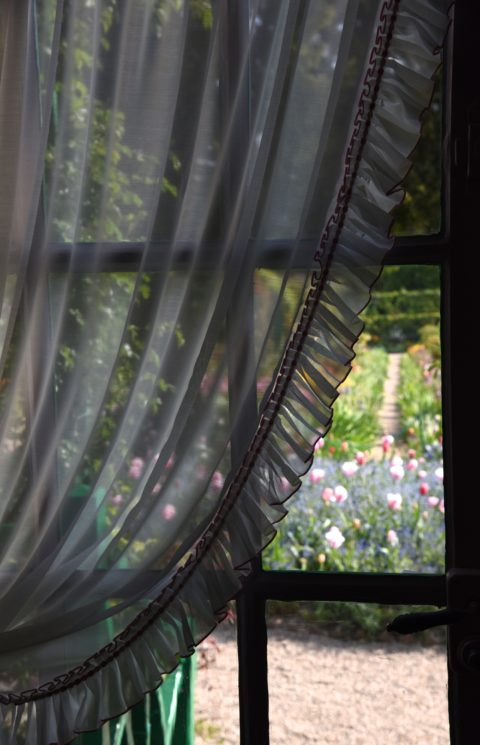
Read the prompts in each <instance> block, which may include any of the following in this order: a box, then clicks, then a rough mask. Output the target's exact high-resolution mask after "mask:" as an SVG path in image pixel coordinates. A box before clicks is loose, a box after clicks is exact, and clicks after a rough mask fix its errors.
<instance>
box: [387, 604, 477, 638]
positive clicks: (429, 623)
mask: <svg viewBox="0 0 480 745" xmlns="http://www.w3.org/2000/svg"><path fill="white" fill-rule="evenodd" d="M472 614H476V615H479V614H480V608H479V607H478V605H477V604H476V603H475V604H472V605H471V606H470V607H469V608H468V609H464V610H460V609H457V608H441V609H440V610H437V611H426V612H424V613H423V612H420V613H402V615H400V616H397V617H396V618H394V619H393V621H391V622H390V623H389V624H388V626H387V631H395V632H396V633H397V634H415V633H417V632H418V631H425V630H426V629H433V628H434V627H435V626H448V625H450V624H454V623H459V621H463V620H464V619H465V618H467V617H469V616H470V617H471V616H472Z"/></svg>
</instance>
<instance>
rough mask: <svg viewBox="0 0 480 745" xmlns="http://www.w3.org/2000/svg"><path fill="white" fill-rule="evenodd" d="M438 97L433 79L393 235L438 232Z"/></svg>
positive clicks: (439, 140)
mask: <svg viewBox="0 0 480 745" xmlns="http://www.w3.org/2000/svg"><path fill="white" fill-rule="evenodd" d="M441 169H442V95H441V75H438V76H437V81H436V89H435V94H434V98H433V101H432V106H431V108H430V110H429V111H427V112H426V114H425V116H424V118H423V121H422V136H421V139H420V141H419V144H418V146H417V148H416V151H415V163H414V166H413V168H412V170H411V171H410V173H409V174H408V176H407V179H406V182H405V188H406V193H405V199H404V201H403V203H402V204H401V205H400V206H399V207H397V209H396V210H395V213H394V217H395V223H394V233H395V235H431V234H434V233H438V232H439V231H440V228H441V202H440V198H441V182H442V170H441Z"/></svg>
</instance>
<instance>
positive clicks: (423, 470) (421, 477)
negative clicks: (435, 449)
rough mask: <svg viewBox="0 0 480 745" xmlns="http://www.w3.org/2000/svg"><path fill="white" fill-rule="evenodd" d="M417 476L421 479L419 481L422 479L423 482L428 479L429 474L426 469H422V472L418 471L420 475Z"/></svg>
mask: <svg viewBox="0 0 480 745" xmlns="http://www.w3.org/2000/svg"><path fill="white" fill-rule="evenodd" d="M417 476H418V478H419V479H422V481H423V479H426V478H427V472H426V471H425V469H424V468H421V469H420V470H419V471H418V474H417Z"/></svg>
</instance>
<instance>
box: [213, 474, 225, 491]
mask: <svg viewBox="0 0 480 745" xmlns="http://www.w3.org/2000/svg"><path fill="white" fill-rule="evenodd" d="M223 481H224V479H223V476H222V474H221V473H220V471H215V472H214V474H213V476H212V481H211V484H212V487H213V488H214V489H215V490H216V491H222V489H223Z"/></svg>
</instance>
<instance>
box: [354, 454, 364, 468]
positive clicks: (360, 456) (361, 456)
mask: <svg viewBox="0 0 480 745" xmlns="http://www.w3.org/2000/svg"><path fill="white" fill-rule="evenodd" d="M355 460H356V461H357V463H358V465H359V466H363V464H364V463H365V461H366V457H365V453H362V451H361V450H359V451H358V452H357V453H356V454H355Z"/></svg>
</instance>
